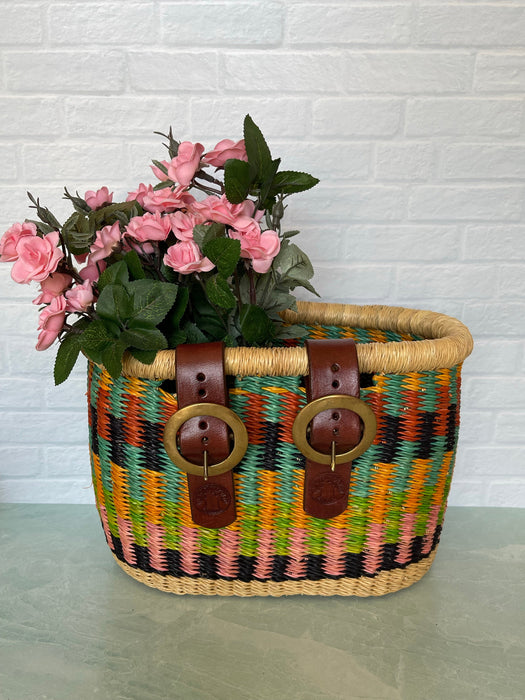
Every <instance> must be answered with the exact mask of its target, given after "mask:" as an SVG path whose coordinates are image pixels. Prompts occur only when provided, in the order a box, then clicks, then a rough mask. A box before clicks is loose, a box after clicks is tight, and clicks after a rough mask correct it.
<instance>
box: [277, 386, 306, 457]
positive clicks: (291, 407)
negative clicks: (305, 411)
mask: <svg viewBox="0 0 525 700" xmlns="http://www.w3.org/2000/svg"><path fill="white" fill-rule="evenodd" d="M300 405H301V397H300V396H297V394H294V393H292V392H291V391H287V392H286V395H285V396H283V401H282V404H281V406H282V409H281V411H280V412H279V438H280V439H281V440H282V441H283V442H289V443H290V444H293V437H292V428H293V424H294V421H295V419H296V417H297V414H298V413H299V406H300Z"/></svg>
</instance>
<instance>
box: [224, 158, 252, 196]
mask: <svg viewBox="0 0 525 700" xmlns="http://www.w3.org/2000/svg"><path fill="white" fill-rule="evenodd" d="M251 184H252V172H251V168H250V164H249V163H247V162H246V161H244V160H237V159H236V158H230V160H227V161H226V163H225V164H224V189H225V193H226V198H227V200H228V201H229V202H231V203H232V204H240V203H241V202H244V200H245V199H246V197H247V196H248V192H249V190H250V185H251Z"/></svg>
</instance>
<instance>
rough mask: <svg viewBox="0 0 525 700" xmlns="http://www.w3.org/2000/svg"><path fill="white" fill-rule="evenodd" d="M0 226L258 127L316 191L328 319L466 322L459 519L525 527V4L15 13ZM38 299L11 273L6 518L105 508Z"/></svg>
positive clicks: (4, 428)
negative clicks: (423, 313)
mask: <svg viewBox="0 0 525 700" xmlns="http://www.w3.org/2000/svg"><path fill="white" fill-rule="evenodd" d="M1 16H2V22H1V23H0V115H1V118H0V162H1V164H2V167H1V168H0V227H1V230H5V228H7V227H8V226H9V225H11V224H12V223H13V222H14V221H19V220H22V219H23V218H24V217H25V216H27V215H28V214H29V210H28V208H27V198H26V194H25V193H26V190H27V189H30V190H31V191H32V192H33V193H34V194H37V195H39V196H40V198H41V200H42V201H43V202H44V203H46V204H47V205H48V206H50V207H51V208H52V209H53V210H54V211H55V212H56V213H57V215H58V216H59V217H60V216H64V215H65V214H66V212H67V211H68V207H67V204H66V203H65V202H64V201H63V200H62V199H61V197H62V187H63V186H64V185H67V187H68V188H71V189H73V190H75V189H78V190H79V191H80V192H83V191H85V190H86V189H93V188H96V187H99V186H101V185H103V184H106V185H108V186H109V187H110V188H112V189H114V190H115V192H116V193H117V194H118V195H119V196H122V195H124V194H125V193H126V192H127V191H128V189H131V188H132V187H133V186H135V185H136V184H137V182H138V181H139V180H141V179H142V180H148V181H151V178H150V176H149V168H148V162H149V160H150V158H152V157H163V155H164V153H163V149H162V146H161V145H160V141H159V139H158V138H157V137H156V136H154V135H153V134H152V132H153V131H154V130H161V131H163V130H165V129H167V128H168V127H169V125H170V124H171V125H172V126H173V129H174V132H175V133H176V134H177V135H179V136H180V137H182V138H185V139H199V140H201V141H203V142H204V143H206V144H207V145H208V146H211V145H214V143H215V142H216V140H218V139H219V138H224V137H230V138H238V137H239V136H240V129H241V123H242V118H243V116H244V114H246V113H248V112H249V113H250V114H251V115H252V116H253V117H254V119H255V120H256V122H258V123H259V124H260V125H261V127H262V129H263V132H264V133H265V134H266V135H267V136H268V138H269V139H270V141H271V145H272V146H273V150H274V152H275V153H276V154H278V155H282V157H283V161H284V165H285V167H291V168H297V169H300V168H302V169H305V170H309V171H310V172H312V173H313V174H315V175H318V176H319V177H320V178H321V184H320V185H319V186H318V187H317V188H316V189H315V190H313V191H312V192H310V193H305V194H304V195H300V196H298V197H296V199H295V201H294V202H292V203H291V205H290V207H289V211H288V222H289V224H290V226H295V225H297V226H300V227H302V229H303V246H304V247H305V249H307V250H308V251H309V252H310V253H311V257H312V258H313V261H314V263H315V266H316V268H317V271H318V272H317V279H316V284H317V287H318V288H319V290H320V292H321V293H322V296H323V298H324V299H325V300H327V301H329V300H334V301H347V302H357V303H383V304H394V305H395V304H398V305H405V306H412V307H421V308H430V309H434V310H437V311H442V312H445V313H450V314H452V315H456V316H458V317H459V318H460V319H462V320H463V321H464V322H465V323H467V324H468V325H469V327H470V328H471V331H472V333H473V335H474V337H475V341H476V348H475V351H474V353H473V355H472V357H471V358H470V359H469V360H468V361H467V362H466V363H465V367H464V394H463V414H462V416H463V424H462V434H461V441H460V449H459V455H458V463H457V468H456V474H455V480H454V485H453V488H452V493H451V503H454V504H463V505H510V506H522V507H523V506H525V352H524V349H525V326H524V323H523V319H525V211H524V208H525V118H524V111H525V110H524V106H525V45H524V37H525V0H505V2H500V1H499V0H493V1H492V2H478V1H477V0H464V1H463V2H461V1H459V0H457V1H452V0H450V2H447V1H445V2H437V1H430V0H421V1H420V2H416V1H414V2H409V1H407V0H392V1H391V2H390V1H383V0H355V1H354V0H338V1H334V2H323V1H321V0H271V1H270V0H268V1H263V0H239V1H238V2H237V1H235V0H220V1H215V0H198V1H197V2H179V1H178V0H171V1H164V0H155V1H148V0H144V1H143V2H129V3H127V2H124V1H123V0H121V1H117V0H112V1H111V2H110V1H108V2H106V1H104V0H84V1H83V2H65V1H64V0H62V2H53V1H52V0H23V1H20V2H19V1H18V0H10V1H9V2H4V3H3V4H2V12H1ZM33 297H34V290H31V289H28V288H26V287H19V286H16V285H14V283H12V282H11V280H10V279H9V270H8V266H5V267H4V268H2V269H0V315H1V326H0V327H1V333H0V449H1V462H0V501H1V500H3V501H41V502H53V501H55V502H84V501H90V500H92V495H91V490H90V488H89V486H90V475H89V465H88V456H87V445H86V435H87V429H86V411H85V406H84V401H85V397H84V391H85V384H84V376H83V370H82V369H81V368H80V369H78V370H76V371H75V374H74V377H73V378H72V379H71V380H70V381H69V382H68V383H67V384H66V385H65V386H61V387H59V388H55V387H53V385H52V380H51V370H52V365H53V351H49V352H44V353H37V352H35V351H34V350H33V347H34V344H35V337H36V332H35V327H36V322H37V310H36V308H35V307H32V306H31V299H32V298H33Z"/></svg>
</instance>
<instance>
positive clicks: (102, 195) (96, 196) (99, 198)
mask: <svg viewBox="0 0 525 700" xmlns="http://www.w3.org/2000/svg"><path fill="white" fill-rule="evenodd" d="M84 199H85V200H86V204H87V205H88V207H89V208H90V209H100V207H103V206H104V205H105V204H111V202H112V201H113V192H110V191H109V190H108V188H107V187H101V188H100V189H99V190H97V191H96V192H93V190H88V191H87V192H86V194H85V195H84Z"/></svg>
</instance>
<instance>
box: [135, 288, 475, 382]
mask: <svg viewBox="0 0 525 700" xmlns="http://www.w3.org/2000/svg"><path fill="white" fill-rule="evenodd" d="M283 318H284V320H285V321H287V322H289V323H308V324H310V325H331V326H332V325H333V326H349V327H354V328H368V329H373V330H389V331H396V332H398V333H411V334H414V335H419V336H422V337H423V338H424V340H401V341H392V342H387V343H377V342H376V343H358V344H357V356H358V361H359V368H360V371H361V372H366V373H375V374H378V373H382V374H388V373H392V374H395V373H398V374H403V373H406V372H422V371H432V370H438V369H451V368H452V367H455V366H456V365H458V364H461V363H462V362H463V360H465V359H466V358H467V357H468V356H469V355H470V353H471V352H472V349H473V345H474V343H473V340H472V336H471V334H470V331H469V330H468V328H467V327H466V326H465V325H464V324H463V323H462V322H461V321H459V320H458V319H456V318H453V317H452V316H447V315H445V314H441V313H437V312H435V311H423V310H419V309H410V308H405V307H402V306H380V305H369V306H358V305H353V304H331V303H327V302H315V301H310V302H304V301H298V302H297V312H292V311H287V312H285V313H284V314H283ZM176 352H177V351H176V350H160V351H159V352H158V353H157V356H156V358H155V360H154V362H153V363H152V364H151V365H145V364H142V363H141V362H139V361H138V360H135V359H134V358H133V357H131V356H130V355H126V357H125V358H124V362H123V372H122V373H123V374H124V375H126V376H128V377H137V378H142V379H156V380H158V379H162V380H164V379H175V355H176ZM224 366H225V371H226V374H229V375H240V376H248V375H259V376H262V375H268V376H296V375H306V374H308V358H307V354H306V349H305V348H304V347H290V348H287V347H273V348H251V347H242V348H225V351H224Z"/></svg>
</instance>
